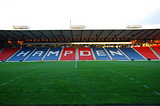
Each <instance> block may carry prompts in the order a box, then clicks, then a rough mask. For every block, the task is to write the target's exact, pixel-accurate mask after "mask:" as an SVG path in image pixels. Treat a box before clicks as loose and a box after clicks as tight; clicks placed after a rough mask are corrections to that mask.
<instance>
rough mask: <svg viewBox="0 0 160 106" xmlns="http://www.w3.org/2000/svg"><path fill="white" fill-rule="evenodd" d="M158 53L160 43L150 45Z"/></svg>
mask: <svg viewBox="0 0 160 106" xmlns="http://www.w3.org/2000/svg"><path fill="white" fill-rule="evenodd" d="M151 47H152V48H153V49H154V50H155V51H156V52H157V53H158V54H159V55H160V45H156V46H151Z"/></svg>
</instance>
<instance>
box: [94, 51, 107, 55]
mask: <svg viewBox="0 0 160 106" xmlns="http://www.w3.org/2000/svg"><path fill="white" fill-rule="evenodd" d="M96 53H97V55H98V56H106V54H105V52H104V51H103V50H96Z"/></svg>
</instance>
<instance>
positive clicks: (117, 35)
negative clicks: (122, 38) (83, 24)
mask: <svg viewBox="0 0 160 106" xmlns="http://www.w3.org/2000/svg"><path fill="white" fill-rule="evenodd" d="M124 31H125V30H123V31H121V32H120V33H119V34H118V35H117V36H119V35H120V34H121V33H123V32H124ZM117 36H115V37H114V39H115V38H116V37H117Z"/></svg>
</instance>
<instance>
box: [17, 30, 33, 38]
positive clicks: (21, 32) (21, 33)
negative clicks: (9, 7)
mask: <svg viewBox="0 0 160 106" xmlns="http://www.w3.org/2000/svg"><path fill="white" fill-rule="evenodd" d="M17 32H19V33H21V34H22V35H25V34H24V33H22V32H20V31H17ZM25 36H26V37H28V38H29V39H31V38H30V37H29V36H27V35H25Z"/></svg>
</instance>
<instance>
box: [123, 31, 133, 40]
mask: <svg viewBox="0 0 160 106" xmlns="http://www.w3.org/2000/svg"><path fill="white" fill-rule="evenodd" d="M134 31H135V30H133V31H131V32H130V33H128V34H127V35H125V36H123V37H122V39H124V38H125V37H126V36H128V35H130V34H131V33H133V32H134Z"/></svg>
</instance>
